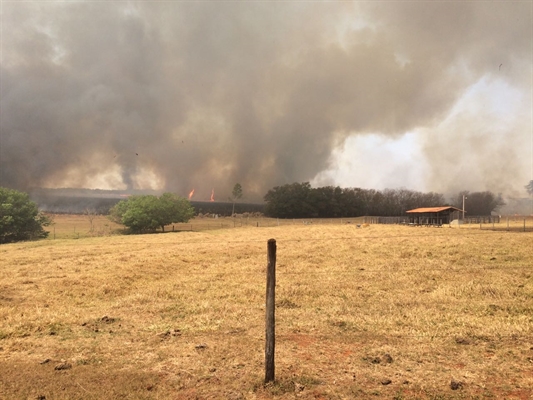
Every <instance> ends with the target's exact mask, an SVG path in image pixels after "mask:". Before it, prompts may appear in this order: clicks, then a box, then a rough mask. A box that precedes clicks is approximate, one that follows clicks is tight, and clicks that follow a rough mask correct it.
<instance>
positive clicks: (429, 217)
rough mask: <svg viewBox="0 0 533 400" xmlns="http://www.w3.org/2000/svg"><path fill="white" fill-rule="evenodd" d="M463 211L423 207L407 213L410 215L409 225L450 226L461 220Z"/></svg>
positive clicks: (447, 207) (450, 208)
mask: <svg viewBox="0 0 533 400" xmlns="http://www.w3.org/2000/svg"><path fill="white" fill-rule="evenodd" d="M462 212H463V210H461V209H459V208H455V207H451V206H444V207H422V208H415V209H414V210H409V211H406V213H407V214H409V223H410V224H413V225H438V226H440V225H442V224H449V223H450V222H452V221H453V220H454V219H459V215H460V213H462Z"/></svg>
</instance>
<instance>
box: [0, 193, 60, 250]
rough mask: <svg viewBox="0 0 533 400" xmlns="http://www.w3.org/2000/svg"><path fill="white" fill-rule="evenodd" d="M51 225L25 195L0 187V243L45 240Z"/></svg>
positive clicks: (48, 219)
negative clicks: (47, 229)
mask: <svg viewBox="0 0 533 400" xmlns="http://www.w3.org/2000/svg"><path fill="white" fill-rule="evenodd" d="M51 223H52V221H51V220H50V218H48V217H47V216H46V215H44V214H43V213H42V212H40V211H39V209H38V208H37V204H35V203H34V202H33V201H31V200H30V197H29V196H28V194H27V193H23V192H19V191H17V190H13V189H7V188H2V187H0V243H12V242H20V241H22V240H33V239H42V238H45V237H47V236H48V232H46V231H45V230H44V227H45V226H48V225H50V224H51Z"/></svg>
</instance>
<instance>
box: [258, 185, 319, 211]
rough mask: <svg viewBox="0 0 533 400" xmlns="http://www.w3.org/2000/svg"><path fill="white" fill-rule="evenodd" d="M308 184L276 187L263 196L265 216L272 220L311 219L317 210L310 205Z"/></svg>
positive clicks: (309, 187) (309, 186)
mask: <svg viewBox="0 0 533 400" xmlns="http://www.w3.org/2000/svg"><path fill="white" fill-rule="evenodd" d="M311 191H312V189H311V185H310V183H309V182H304V183H296V182H295V183H292V184H286V185H283V186H276V187H274V188H273V189H270V190H269V191H268V192H267V194H266V195H265V197H264V199H265V202H266V203H267V204H266V207H265V214H266V215H268V216H270V217H274V218H276V217H277V218H312V217H314V216H315V215H316V214H317V210H316V208H315V207H314V205H313V204H312V199H311Z"/></svg>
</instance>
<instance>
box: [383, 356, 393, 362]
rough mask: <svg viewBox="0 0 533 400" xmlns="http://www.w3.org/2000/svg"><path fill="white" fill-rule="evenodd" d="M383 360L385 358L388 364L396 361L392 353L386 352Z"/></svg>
mask: <svg viewBox="0 0 533 400" xmlns="http://www.w3.org/2000/svg"><path fill="white" fill-rule="evenodd" d="M383 360H384V361H385V362H386V363H387V364H390V363H392V361H394V360H393V359H392V357H391V355H390V354H385V355H384V356H383Z"/></svg>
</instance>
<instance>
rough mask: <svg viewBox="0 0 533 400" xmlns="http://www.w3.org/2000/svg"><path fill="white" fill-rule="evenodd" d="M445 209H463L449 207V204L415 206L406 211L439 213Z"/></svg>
mask: <svg viewBox="0 0 533 400" xmlns="http://www.w3.org/2000/svg"><path fill="white" fill-rule="evenodd" d="M445 210H453V211H461V212H462V211H463V210H460V209H459V208H455V207H451V206H445V207H422V208H415V209H414V210H409V211H406V212H408V213H439V212H441V211H445Z"/></svg>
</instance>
